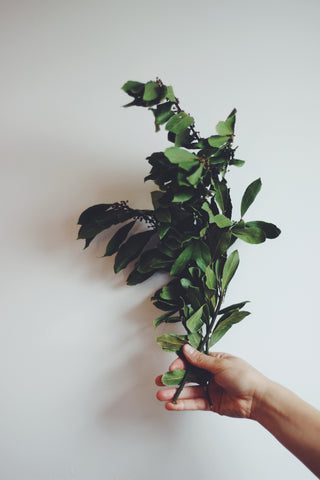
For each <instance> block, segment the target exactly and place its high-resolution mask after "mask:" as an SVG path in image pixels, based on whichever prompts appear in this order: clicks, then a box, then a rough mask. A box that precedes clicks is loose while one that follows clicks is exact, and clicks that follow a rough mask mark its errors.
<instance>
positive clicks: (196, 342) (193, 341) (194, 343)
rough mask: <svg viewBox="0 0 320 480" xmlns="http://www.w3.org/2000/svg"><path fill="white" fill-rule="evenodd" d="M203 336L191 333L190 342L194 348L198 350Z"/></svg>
mask: <svg viewBox="0 0 320 480" xmlns="http://www.w3.org/2000/svg"><path fill="white" fill-rule="evenodd" d="M201 338H202V337H201V335H200V334H199V333H197V332H192V333H189V335H188V342H189V343H190V345H191V346H192V347H193V348H198V347H199V345H200V342H201Z"/></svg>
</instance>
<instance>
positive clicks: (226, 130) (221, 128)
mask: <svg viewBox="0 0 320 480" xmlns="http://www.w3.org/2000/svg"><path fill="white" fill-rule="evenodd" d="M216 130H217V134H218V135H220V136H222V137H224V136H227V135H232V134H233V130H232V128H231V126H230V125H229V124H228V123H227V122H219V123H218V124H217V126H216Z"/></svg>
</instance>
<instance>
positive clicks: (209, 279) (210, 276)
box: [206, 265, 217, 290]
mask: <svg viewBox="0 0 320 480" xmlns="http://www.w3.org/2000/svg"><path fill="white" fill-rule="evenodd" d="M206 285H207V287H208V288H209V290H215V288H216V286H217V279H216V276H215V273H214V271H213V270H212V267H211V266H210V265H208V267H207V268H206Z"/></svg>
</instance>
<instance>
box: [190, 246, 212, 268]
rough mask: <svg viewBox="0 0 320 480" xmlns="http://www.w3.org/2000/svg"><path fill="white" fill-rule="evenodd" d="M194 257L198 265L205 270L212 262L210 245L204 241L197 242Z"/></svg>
mask: <svg viewBox="0 0 320 480" xmlns="http://www.w3.org/2000/svg"><path fill="white" fill-rule="evenodd" d="M193 257H194V260H195V261H196V264H197V265H198V267H199V268H200V269H201V270H202V271H203V272H205V271H206V268H207V266H208V265H209V263H210V262H211V252H210V248H209V246H208V245H207V244H206V243H205V242H203V241H199V242H196V243H195V244H194V247H193Z"/></svg>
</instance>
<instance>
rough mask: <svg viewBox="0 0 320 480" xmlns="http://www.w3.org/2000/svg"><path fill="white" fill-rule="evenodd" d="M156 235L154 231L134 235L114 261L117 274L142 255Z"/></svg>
mask: <svg viewBox="0 0 320 480" xmlns="http://www.w3.org/2000/svg"><path fill="white" fill-rule="evenodd" d="M154 233H155V232H154V231H153V230H148V231H147V232H142V233H137V234H136V235H132V237H130V238H129V240H127V241H126V243H124V244H123V245H122V246H121V247H120V249H119V251H118V253H117V255H116V258H115V261H114V271H115V273H119V272H120V270H122V269H123V268H125V267H126V266H127V265H128V264H129V263H130V262H131V261H132V260H133V259H134V258H136V257H137V256H138V255H140V253H141V252H142V250H143V249H144V247H145V246H146V244H147V243H148V241H149V240H150V238H151V237H152V236H153V235H154Z"/></svg>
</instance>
